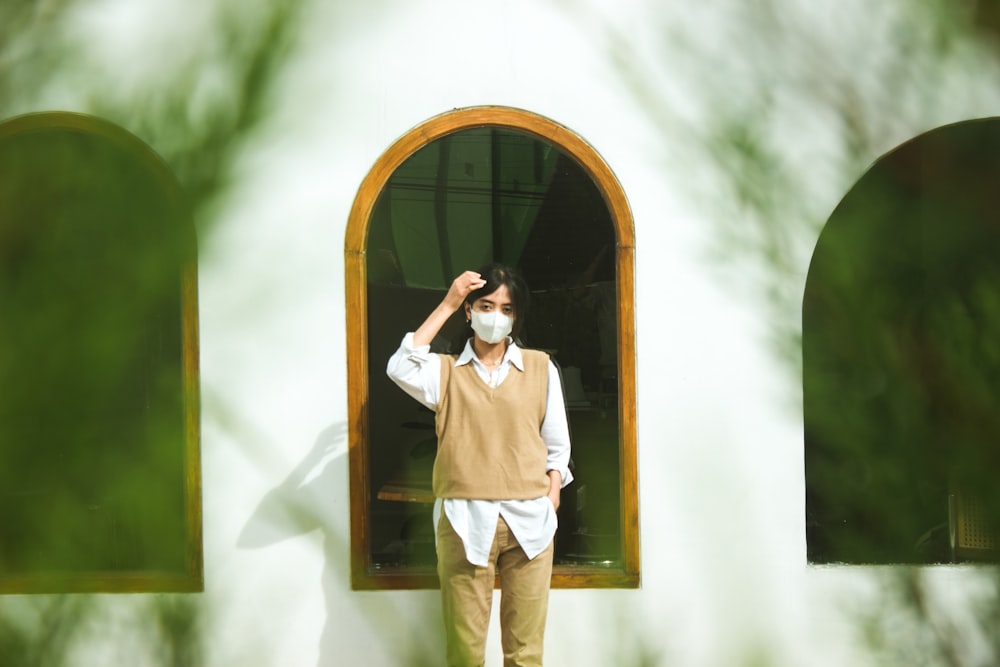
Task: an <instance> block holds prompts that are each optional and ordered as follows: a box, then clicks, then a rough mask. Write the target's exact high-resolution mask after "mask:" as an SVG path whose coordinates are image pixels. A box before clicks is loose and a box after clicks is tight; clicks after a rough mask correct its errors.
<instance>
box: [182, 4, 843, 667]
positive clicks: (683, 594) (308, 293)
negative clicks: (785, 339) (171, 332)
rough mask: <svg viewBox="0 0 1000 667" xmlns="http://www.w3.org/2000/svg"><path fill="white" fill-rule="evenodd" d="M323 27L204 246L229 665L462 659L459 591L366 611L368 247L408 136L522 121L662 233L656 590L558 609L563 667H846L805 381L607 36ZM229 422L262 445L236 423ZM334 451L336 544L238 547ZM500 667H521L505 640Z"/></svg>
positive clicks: (641, 393) (212, 455)
mask: <svg viewBox="0 0 1000 667" xmlns="http://www.w3.org/2000/svg"><path fill="white" fill-rule="evenodd" d="M416 26H419V27H418V28H416V29H415V27H416ZM313 29H314V41H313V42H312V43H311V44H310V49H311V51H310V52H309V53H308V54H305V55H304V57H303V60H302V62H301V66H300V67H297V68H296V69H295V71H294V74H293V76H292V77H290V79H289V80H288V82H287V88H286V89H285V90H283V92H282V96H281V99H282V101H281V104H280V106H279V108H278V113H277V114H276V116H275V118H274V120H273V123H272V127H271V128H269V131H268V132H265V133H264V135H263V136H261V138H260V142H259V147H257V149H258V150H259V151H260V153H257V152H256V151H255V150H254V149H251V150H249V151H248V155H247V173H246V176H245V178H244V179H243V180H242V182H241V183H240V186H239V187H238V188H237V189H236V191H234V192H233V193H231V196H230V201H229V205H228V206H227V209H226V213H225V215H224V221H223V223H222V224H221V226H220V227H219V228H218V229H216V230H215V231H213V232H212V234H211V235H210V236H209V237H208V238H206V239H204V242H203V246H204V247H203V269H202V321H201V326H202V340H203V362H202V368H203V370H202V373H203V381H204V383H205V387H206V419H207V424H206V429H205V434H204V441H205V503H206V535H207V539H206V556H207V572H206V576H207V582H208V591H207V595H208V596H210V597H212V598H214V599H217V600H218V601H219V604H220V605H221V606H222V607H224V608H225V610H226V612H225V614H224V617H225V619H226V620H225V623H224V627H220V628H219V630H218V631H213V632H211V636H212V638H213V646H214V649H213V653H214V654H215V655H216V657H217V659H216V660H215V661H213V663H214V664H223V663H232V661H233V660H235V659H237V658H239V659H240V660H241V662H242V661H243V660H247V659H251V657H252V659H254V660H256V664H265V663H266V664H313V663H314V662H316V661H318V662H319V664H321V665H334V664H386V665H394V664H405V663H406V660H407V659H406V658H404V657H403V656H406V655H407V651H408V650H410V649H411V648H413V647H417V648H421V647H424V648H426V649H427V650H428V651H431V655H433V651H435V650H440V638H439V635H440V632H439V629H438V626H439V618H438V614H439V608H438V605H437V599H436V594H435V593H433V592H380V593H356V592H351V591H350V588H349V582H348V578H347V566H348V562H347V558H348V552H347V544H346V540H347V524H348V521H347V512H348V505H347V477H346V458H345V451H344V439H343V425H344V423H345V422H346V413H345V409H346V395H347V392H348V391H349V388H348V387H347V386H346V385H345V378H344V371H343V368H344V363H345V347H346V345H347V344H349V341H345V340H344V305H343V288H344V276H343V263H342V248H343V234H344V229H345V224H346V220H347V215H348V211H349V207H350V205H351V202H352V200H353V197H354V195H355V191H356V188H357V186H358V185H359V184H360V182H361V179H362V178H363V177H364V175H365V173H366V171H367V169H368V168H369V167H370V165H371V164H372V163H373V162H374V161H375V159H376V158H377V157H378V156H379V155H380V154H381V153H382V152H383V151H384V150H385V149H386V148H388V146H389V145H390V144H391V143H392V142H393V141H394V140H395V139H396V138H397V137H398V136H399V135H401V134H403V133H404V132H405V131H407V130H408V129H410V128H411V127H413V126H414V125H416V124H418V123H420V122H422V121H423V120H426V119H427V118H429V117H431V116H434V115H437V114H439V113H442V112H444V111H447V110H449V109H451V108H455V107H463V106H471V105H482V104H499V105H507V106H514V107H520V108H524V109H528V110H530V111H533V112H536V113H540V114H543V115H545V116H548V117H550V118H552V119H554V120H556V121H558V122H560V123H562V124H564V125H566V126H568V127H569V128H571V129H572V130H574V131H576V132H577V133H578V134H580V135H581V136H582V137H584V138H585V139H586V140H587V141H588V142H590V143H591V144H592V145H593V146H594V147H595V148H596V149H597V150H598V151H599V152H600V153H601V154H602V155H603V157H604V158H605V160H606V161H607V162H608V163H609V164H610V165H611V167H612V169H614V170H615V172H616V174H617V176H618V177H619V179H620V181H621V183H622V186H623V187H624V189H625V192H626V194H627V196H628V197H629V201H630V204H631V206H632V208H633V213H634V217H635V225H636V239H637V242H636V304H637V306H636V318H637V355H638V357H639V360H640V363H639V371H638V378H637V381H638V415H639V428H638V434H639V459H640V511H641V520H642V523H641V531H642V532H641V540H642V558H643V585H642V588H641V589H640V590H638V591H588V590H572V591H554V592H553V594H552V601H551V612H550V622H549V630H548V637H547V651H548V664H551V665H587V664H594V665H596V664H627V661H628V659H629V658H630V657H632V658H635V659H638V657H639V656H640V655H641V652H642V651H643V650H645V651H646V652H648V653H650V654H652V655H656V656H661V657H663V658H673V659H677V660H678V662H677V664H688V665H709V664H732V663H733V661H735V660H736V656H739V655H741V654H743V653H744V652H745V651H746V650H747V647H748V646H750V647H752V648H753V649H754V650H758V649H759V650H767V651H776V652H777V654H778V657H780V656H781V655H782V654H784V653H788V654H791V655H795V654H796V653H798V652H801V651H805V650H806V649H807V648H808V649H809V651H810V654H811V653H812V651H813V650H814V649H815V648H816V645H817V642H819V643H820V644H822V643H829V644H830V646H829V647H827V649H826V650H825V651H824V652H825V653H826V654H827V655H829V656H830V658H829V659H828V660H827V661H818V662H817V661H816V660H814V659H811V660H810V663H811V664H830V665H836V664H843V663H842V662H841V661H840V660H839V659H838V656H841V650H842V649H841V648H840V646H841V645H842V642H841V641H840V637H839V633H838V632H837V631H836V630H833V631H831V629H830V628H828V627H827V626H826V624H825V621H824V622H822V623H820V622H817V620H816V619H815V618H814V617H811V616H809V615H803V611H804V609H806V608H807V607H812V606H815V605H814V604H813V603H812V602H811V601H810V600H811V598H810V595H809V589H810V586H811V584H810V582H809V581H808V579H809V574H808V573H807V571H806V567H805V564H804V533H803V528H802V522H801V516H802V511H803V510H802V507H803V490H802V475H801V435H800V430H799V425H798V423H797V420H796V419H795V416H794V415H793V414H791V413H790V412H789V410H788V408H787V404H788V402H789V400H790V397H789V392H790V389H789V386H788V377H787V373H788V372H787V369H784V368H778V367H777V364H776V362H774V361H773V360H772V359H771V358H770V357H769V354H768V352H767V351H766V350H765V349H764V345H763V337H764V333H765V327H766V326H767V323H766V322H762V321H760V320H759V318H758V317H757V314H756V313H755V310H754V307H753V305H752V304H748V303H745V302H741V299H740V298H738V297H736V296H729V295H727V294H726V288H725V286H721V285H719V284H718V281H717V280H715V279H714V278H713V274H712V272H711V271H707V270H703V268H702V267H701V263H702V262H703V257H704V246H703V244H704V242H705V238H704V237H705V235H706V234H710V233H711V227H710V226H708V225H706V224H704V223H703V221H701V220H699V219H698V217H697V216H696V215H695V214H694V213H692V211H691V210H690V209H689V208H685V206H684V205H683V204H682V203H681V199H682V197H681V196H680V195H679V194H678V193H676V192H673V191H672V189H671V187H670V183H669V182H665V181H664V177H663V170H662V166H661V164H660V162H659V160H661V159H662V157H663V156H662V154H661V153H659V152H658V150H657V149H658V148H659V147H660V146H661V145H662V143H663V139H662V137H659V136H655V135H654V134H652V133H653V132H655V130H654V129H653V128H652V126H651V125H650V124H649V122H648V120H647V119H646V117H645V116H644V114H643V113H642V112H641V110H639V109H637V108H636V103H635V100H634V98H632V97H631V96H630V95H628V94H626V92H625V91H624V89H623V86H622V85H621V84H620V82H619V81H618V80H617V78H616V72H615V71H614V70H613V68H612V67H611V65H610V63H609V62H608V59H607V57H606V54H605V53H604V52H603V51H602V50H601V49H598V48H596V47H595V45H594V44H593V43H592V42H591V41H590V35H589V34H588V33H587V32H586V31H585V30H584V29H583V27H582V26H581V24H579V23H577V22H575V21H573V20H572V19H571V17H570V16H567V15H566V14H565V13H561V12H558V11H555V10H554V9H549V8H546V7H540V6H538V4H537V3H528V2H514V3H509V4H508V5H507V6H505V7H504V8H503V11H499V12H498V11H495V10H494V9H492V8H486V7H475V6H472V5H471V4H470V3H460V2H452V3H448V2H444V3H424V4H420V5H417V6H410V7H403V6H399V7H394V8H393V11H392V12H391V13H389V14H388V15H386V16H384V17H381V18H380V19H379V20H378V21H377V22H376V23H373V24H370V25H368V26H367V27H366V28H365V30H363V31H359V32H358V33H357V34H356V35H354V36H348V37H347V39H340V40H336V41H327V40H325V39H324V38H323V35H324V32H325V31H326V26H324V24H323V22H322V20H317V21H316V23H315V24H314V26H313ZM792 394H793V395H792V398H794V390H792ZM216 399H217V400H218V401H219V402H220V403H222V404H224V405H225V406H227V409H229V410H232V411H234V414H235V416H236V418H237V422H238V423H239V429H238V431H237V432H225V431H224V430H223V429H220V428H218V427H216V426H215V425H214V424H213V423H212V420H213V417H214V416H215V414H214V411H213V407H214V403H213V401H214V400H216ZM317 445H318V446H320V447H325V448H327V449H328V450H329V457H328V459H326V467H325V468H324V469H323V472H322V473H321V474H320V476H319V477H318V478H317V479H316V480H315V481H314V482H312V483H311V484H309V485H308V487H307V488H308V490H309V491H308V494H306V495H304V496H303V497H304V500H305V502H307V503H309V504H310V506H311V507H312V508H313V509H314V510H315V511H317V512H319V513H320V514H322V516H323V517H324V521H326V522H327V529H326V530H323V531H317V532H313V533H310V534H308V535H303V536H299V537H295V538H291V539H287V540H284V541H281V542H277V543H275V544H273V545H270V546H267V547H264V548H259V549H253V550H247V549H240V548H237V547H236V546H235V544H236V542H237V539H238V535H239V532H240V530H241V528H242V527H243V524H244V523H245V521H246V520H247V519H248V517H249V515H250V513H251V511H252V510H253V507H254V505H255V504H256V503H257V502H258V501H259V500H260V499H261V497H262V496H264V494H265V493H267V492H268V491H269V490H270V489H271V488H272V487H274V486H275V485H277V484H278V483H279V482H281V481H282V479H283V478H284V477H285V475H287V474H289V472H290V471H291V470H292V469H293V468H294V467H296V466H297V465H299V464H300V462H301V461H303V460H304V459H306V458H307V457H309V456H310V455H311V453H312V452H313V450H314V447H316V446H317ZM820 618H821V619H822V618H823V617H822V616H821V617H820ZM220 620H221V619H220ZM494 625H495V623H494ZM248 628H256V629H257V631H256V632H247V631H246V630H247V629H248ZM230 633H231V635H232V636H230ZM810 634H815V635H816V636H815V637H814V638H812V639H809V640H805V637H804V635H806V636H808V635H810ZM489 656H490V662H489V663H488V664H499V663H498V662H497V660H498V656H499V645H498V636H497V633H496V628H495V627H494V631H493V633H492V634H491V642H490V647H489ZM813 657H815V656H813ZM789 664H796V661H795V660H794V659H793V660H790V662H789Z"/></svg>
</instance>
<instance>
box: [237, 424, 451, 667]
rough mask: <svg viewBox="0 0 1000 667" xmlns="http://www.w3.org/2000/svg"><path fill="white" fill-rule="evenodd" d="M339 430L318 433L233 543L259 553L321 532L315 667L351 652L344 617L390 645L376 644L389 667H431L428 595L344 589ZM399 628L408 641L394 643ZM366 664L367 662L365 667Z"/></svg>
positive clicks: (437, 642)
mask: <svg viewBox="0 0 1000 667" xmlns="http://www.w3.org/2000/svg"><path fill="white" fill-rule="evenodd" d="M347 480H348V473H347V424H346V423H343V422H339V423H335V424H332V425H330V426H328V427H327V428H325V429H323V430H322V431H321V432H320V433H319V435H318V436H317V437H316V442H315V444H314V445H313V447H312V449H311V450H310V451H309V453H308V454H307V455H306V456H305V458H303V459H302V461H300V462H299V463H298V465H296V466H295V468H294V469H293V470H292V472H291V473H290V474H289V475H288V476H287V477H286V478H285V479H284V480H283V481H282V482H281V483H280V484H279V485H278V486H276V487H275V488H273V489H271V490H270V491H268V492H267V494H265V495H264V497H263V498H262V499H261V500H260V502H259V503H258V505H257V508H256V509H255V510H254V512H253V514H252V515H251V516H250V518H249V520H248V521H247V523H246V525H244V527H243V530H242V531H241V532H240V535H239V538H238V539H237V546H238V547H239V548H242V549H260V548H264V547H268V546H271V545H274V544H277V543H279V542H282V541H284V540H286V539H289V538H292V537H296V536H299V535H305V534H307V533H311V532H312V531H315V530H319V531H321V532H322V534H323V549H324V555H325V565H324V568H323V594H324V598H325V600H326V612H327V614H326V623H325V624H324V628H323V635H322V637H321V638H320V650H319V662H318V665H317V667H334V666H335V665H341V664H344V659H345V656H344V647H345V646H352V647H353V646H356V645H357V643H358V641H357V640H358V637H357V636H356V635H355V634H354V633H353V632H352V629H351V628H352V626H353V624H354V623H355V621H354V620H352V622H351V623H340V622H338V620H339V619H342V618H344V616H345V614H350V615H351V616H352V617H355V618H359V619H361V622H363V623H365V624H366V625H368V626H369V627H371V628H374V629H375V633H385V634H386V637H387V639H388V638H389V637H390V635H391V639H392V641H391V642H390V641H387V642H385V643H383V644H382V646H381V649H382V650H384V651H387V652H389V656H388V658H391V662H392V664H399V665H404V664H405V665H415V666H419V665H428V666H429V665H436V664H438V663H439V661H440V656H441V655H443V654H444V648H443V638H441V637H440V636H441V633H440V632H438V625H439V623H438V621H437V619H440V617H441V610H440V604H439V602H438V598H437V596H436V595H434V594H426V595H424V594H420V595H417V594H408V600H407V602H411V601H415V604H416V605H421V606H422V608H419V607H418V608H417V611H414V605H411V604H406V605H401V604H399V599H398V594H395V595H394V594H392V593H359V592H355V591H352V590H351V585H350V547H351V545H350V526H349V512H348V508H347V506H346V504H347V498H348V496H347V493H346V491H345V490H346V488H347ZM403 628H406V629H407V630H408V631H409V632H410V639H407V638H405V637H402V638H401V637H400V630H401V629H403ZM372 664H374V663H372Z"/></svg>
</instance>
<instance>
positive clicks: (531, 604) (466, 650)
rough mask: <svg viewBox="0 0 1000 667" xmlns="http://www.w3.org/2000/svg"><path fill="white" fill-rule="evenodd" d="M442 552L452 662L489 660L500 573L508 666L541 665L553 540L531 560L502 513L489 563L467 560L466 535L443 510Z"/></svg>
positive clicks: (464, 664)
mask: <svg viewBox="0 0 1000 667" xmlns="http://www.w3.org/2000/svg"><path fill="white" fill-rule="evenodd" d="M437 552H438V577H439V578H440V580H441V603H442V607H443V611H444V624H445V637H446V646H447V664H448V667H474V666H480V665H482V664H484V662H485V660H486V634H487V631H488V629H489V623H490V612H491V609H492V605H493V587H494V582H495V579H496V574H497V573H499V575H500V643H501V645H502V646H503V654H504V662H503V664H504V666H505V667H539V666H540V665H541V664H542V649H543V646H544V643H545V641H544V640H545V619H546V616H547V614H548V606H549V584H550V582H551V579H552V555H553V553H554V552H553V545H552V543H549V546H548V547H547V548H546V549H545V551H543V552H542V553H540V554H538V555H537V556H535V558H533V559H531V560H528V557H527V556H525V555H524V550H523V549H521V546H520V545H519V544H518V543H517V540H516V539H515V538H514V535H513V533H511V531H510V529H509V528H508V527H507V523H506V522H505V521H504V520H503V518H502V517H501V518H500V519H499V520H498V522H497V532H496V537H494V539H493V547H492V549H491V551H490V559H489V565H488V566H487V567H478V566H476V565H473V564H471V563H470V562H469V561H468V560H466V558H465V547H464V546H463V545H462V539H461V538H460V537H459V536H458V535H457V534H456V533H455V530H454V529H453V528H452V527H451V524H450V523H449V522H448V517H447V516H445V515H444V514H443V513H442V516H441V520H440V521H439V522H438V534H437Z"/></svg>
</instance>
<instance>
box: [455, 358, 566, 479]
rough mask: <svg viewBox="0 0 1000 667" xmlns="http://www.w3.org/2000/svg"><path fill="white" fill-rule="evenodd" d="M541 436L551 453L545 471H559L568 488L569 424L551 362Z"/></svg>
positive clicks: (558, 382)
mask: <svg viewBox="0 0 1000 667" xmlns="http://www.w3.org/2000/svg"><path fill="white" fill-rule="evenodd" d="M439 370H440V369H439ZM541 435H542V441H544V442H545V447H546V449H548V452H549V455H548V460H547V462H546V465H545V469H546V471H548V470H558V471H559V474H560V475H562V485H563V486H566V485H567V484H569V483H570V482H572V481H573V473H571V472H570V470H569V457H570V442H569V424H568V423H567V421H566V404H565V402H564V400H563V392H562V382H561V381H560V379H559V371H558V370H557V369H556V366H555V364H553V363H552V361H551V360H550V361H549V387H548V392H547V394H546V397H545V418H544V419H543V420H542V430H541Z"/></svg>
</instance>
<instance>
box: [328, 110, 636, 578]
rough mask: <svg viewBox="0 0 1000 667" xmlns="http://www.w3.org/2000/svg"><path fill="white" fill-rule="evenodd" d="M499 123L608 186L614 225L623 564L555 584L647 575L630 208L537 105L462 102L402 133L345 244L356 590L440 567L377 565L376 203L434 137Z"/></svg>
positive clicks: (571, 570) (371, 179) (611, 179)
mask: <svg viewBox="0 0 1000 667" xmlns="http://www.w3.org/2000/svg"><path fill="white" fill-rule="evenodd" d="M485 127H491V128H498V129H506V130H513V131H517V132H522V133H526V134H529V135H533V136H535V137H537V138H538V139H539V140H541V141H545V142H547V143H550V144H552V145H553V146H555V147H556V148H558V149H560V150H561V151H563V152H564V153H565V154H567V155H568V156H570V157H572V158H573V159H574V160H576V162H577V163H579V165H580V166H581V167H582V168H583V169H584V171H585V172H586V173H587V174H588V175H589V176H590V177H591V179H592V180H593V181H594V183H595V185H596V186H597V188H598V190H599V191H600V193H601V195H602V197H603V199H604V201H605V203H606V204H607V206H608V209H609V212H610V214H611V219H612V222H613V224H614V227H615V236H616V252H615V272H616V273H615V276H616V297H617V326H618V392H619V393H618V396H619V400H618V417H619V436H618V437H619V456H620V478H619V484H620V489H621V491H622V493H621V515H620V521H621V552H622V565H621V566H620V567H617V568H602V567H588V566H577V565H555V566H554V567H553V573H552V587H553V588H638V587H639V584H640V563H639V561H640V555H639V504H638V468H637V454H636V419H635V415H636V400H635V399H636V390H635V308H634V274H635V268H634V267H635V247H634V225H633V220H632V213H631V210H630V208H629V205H628V201H627V200H626V198H625V193H624V191H623V190H622V188H621V185H620V184H619V183H618V180H617V179H616V178H615V176H614V173H613V172H612V171H611V169H610V167H609V166H608V165H607V164H606V163H605V162H604V160H603V159H602V158H601V156H600V155H599V154H598V153H597V151H595V150H594V149H593V148H592V147H591V146H590V145H589V144H587V143H586V142H585V141H584V140H583V139H582V138H581V137H579V136H578V135H576V134H575V133H573V132H572V131H570V130H569V129H567V128H566V127H564V126H562V125H559V124H558V123H556V122H554V121H552V120H549V119H548V118H545V117H542V116H539V115H537V114H534V113H531V112H528V111H524V110H520V109H514V108H510V107H499V106H485V107H470V108H464V109H456V110H453V111H450V112H447V113H445V114H442V115H439V116H436V117H434V118H431V119H430V120H428V121H426V122H424V123H422V124H421V125H418V126H417V127H416V128H414V129H412V130H410V131H409V132H407V133H406V134H405V135H403V136H402V137H401V138H400V139H398V140H397V141H396V142H395V143H394V144H393V145H392V146H391V147H390V148H389V149H388V150H387V151H386V152H385V153H384V154H383V155H382V156H381V157H380V158H379V159H378V160H377V161H376V163H375V165H374V166H373V167H372V168H371V170H370V171H369V172H368V174H367V176H366V177H365V179H364V181H363V182H362V184H361V187H360V188H359V189H358V193H357V196H356V197H355V199H354V203H353V206H352V207H351V212H350V216H349V218H348V221H347V230H346V233H345V247H344V265H345V269H344V270H345V283H346V312H347V341H348V342H347V382H348V450H349V471H350V506H351V507H350V512H351V585H352V587H353V588H354V589H355V590H378V589H418V588H436V587H437V586H438V580H437V576H436V575H433V574H425V573H408V572H386V571H375V570H374V569H373V568H372V567H371V566H370V558H369V554H370V534H371V532H370V526H369V499H370V498H371V495H372V494H371V491H372V489H371V488H370V482H369V437H368V423H369V422H368V420H369V414H368V396H369V386H368V377H369V359H368V345H367V341H368V288H367V285H368V282H367V267H366V247H367V239H368V226H369V221H370V219H371V215H372V211H373V208H374V206H375V202H376V201H377V199H378V197H379V195H380V193H381V192H382V190H383V188H384V186H385V185H386V184H387V183H388V181H389V179H390V177H391V176H392V174H393V173H394V172H395V171H396V169H397V168H398V167H399V166H400V165H402V164H403V162H405V161H406V159H407V158H409V157H410V156H411V155H413V154H414V153H415V152H417V151H418V150H419V149H421V148H423V147H424V146H426V145H428V144H430V143H431V142H433V141H435V140H437V139H439V138H441V137H444V136H446V135H450V134H453V133H456V132H460V131H463V130H469V129H474V128H485Z"/></svg>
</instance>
